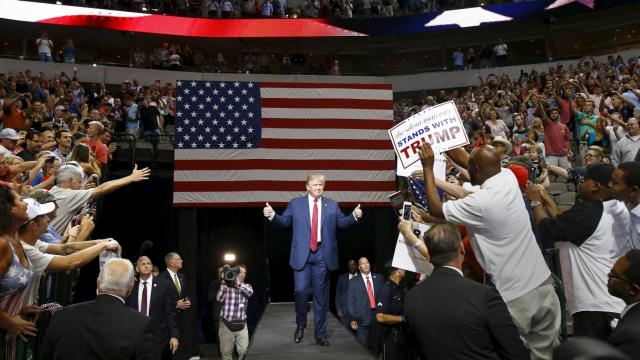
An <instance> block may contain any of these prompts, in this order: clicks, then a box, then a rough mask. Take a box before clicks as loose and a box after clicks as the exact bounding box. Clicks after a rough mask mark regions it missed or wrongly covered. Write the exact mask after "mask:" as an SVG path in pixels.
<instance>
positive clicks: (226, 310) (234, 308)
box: [216, 283, 253, 321]
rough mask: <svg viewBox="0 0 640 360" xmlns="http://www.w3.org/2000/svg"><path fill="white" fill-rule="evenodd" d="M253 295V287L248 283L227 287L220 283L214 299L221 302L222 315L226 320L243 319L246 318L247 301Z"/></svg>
mask: <svg viewBox="0 0 640 360" xmlns="http://www.w3.org/2000/svg"><path fill="white" fill-rule="evenodd" d="M251 295H253V288H252V287H251V285H249V284H245V283H242V284H240V286H239V287H237V288H235V287H228V286H227V284H225V283H222V285H220V290H218V295H217V296H216V300H218V302H221V303H223V304H222V311H221V312H220V316H222V317H223V318H224V319H226V320H227V321H231V320H245V319H246V318H247V302H248V301H249V296H251Z"/></svg>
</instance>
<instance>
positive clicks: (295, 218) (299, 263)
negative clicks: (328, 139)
mask: <svg viewBox="0 0 640 360" xmlns="http://www.w3.org/2000/svg"><path fill="white" fill-rule="evenodd" d="M324 180H325V178H324V175H321V174H311V175H309V177H307V185H306V187H307V192H308V194H307V196H302V197H298V198H295V199H293V200H291V201H290V202H289V205H288V206H287V208H286V210H285V211H284V212H283V213H282V215H278V214H276V212H275V211H273V208H272V207H271V206H270V205H269V203H266V204H265V207H264V209H263V213H264V216H265V217H266V218H267V219H268V220H269V221H270V222H271V223H273V224H275V225H277V226H279V227H289V226H290V225H292V226H293V241H292V242H291V256H290V258H289V265H290V266H291V268H292V269H293V278H294V282H295V299H296V325H297V326H296V331H295V333H294V335H293V340H294V342H296V343H299V342H300V341H302V338H303V337H304V329H305V327H306V326H307V313H308V312H309V303H308V301H309V296H311V295H313V320H314V323H315V334H314V335H315V339H316V342H317V343H318V344H319V345H321V346H329V341H328V340H327V311H328V310H329V271H331V270H335V269H337V268H338V244H337V242H336V228H337V227H339V228H346V227H349V226H351V225H353V224H355V223H356V222H358V220H359V219H360V218H362V209H360V204H358V206H356V208H355V209H354V210H353V212H352V213H351V214H349V215H345V214H344V213H342V211H340V208H339V207H338V204H337V203H336V202H335V201H334V200H332V199H329V198H326V197H323V196H322V193H323V192H324Z"/></svg>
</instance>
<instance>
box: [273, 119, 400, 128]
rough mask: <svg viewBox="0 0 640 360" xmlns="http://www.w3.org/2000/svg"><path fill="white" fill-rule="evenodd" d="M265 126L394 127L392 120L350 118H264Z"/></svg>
mask: <svg viewBox="0 0 640 360" xmlns="http://www.w3.org/2000/svg"><path fill="white" fill-rule="evenodd" d="M262 127H263V128H299V129H374V130H388V129H391V127H393V121H392V120H367V119H359V120H348V119H304V120H299V119H280V118H262Z"/></svg>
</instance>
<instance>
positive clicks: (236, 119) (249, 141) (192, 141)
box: [175, 81, 261, 149]
mask: <svg viewBox="0 0 640 360" xmlns="http://www.w3.org/2000/svg"><path fill="white" fill-rule="evenodd" d="M176 99H177V102H176V103H177V106H176V135H175V144H176V145H175V147H176V149H252V148H258V147H260V138H261V126H260V124H261V112H260V86H259V84H257V83H253V82H250V81H249V82H246V81H178V82H176Z"/></svg>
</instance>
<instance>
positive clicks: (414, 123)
mask: <svg viewBox="0 0 640 360" xmlns="http://www.w3.org/2000/svg"><path fill="white" fill-rule="evenodd" d="M389 136H390V137H391V142H393V148H394V150H395V151H396V154H397V155H398V159H399V160H400V163H401V164H402V166H403V167H404V168H405V169H406V168H408V167H410V166H411V165H412V164H414V163H416V162H418V161H419V160H420V156H419V155H418V150H419V149H420V145H421V144H422V143H425V142H428V143H430V144H431V147H432V148H433V151H434V152H435V153H442V152H445V151H447V150H450V149H453V148H456V147H459V146H464V145H467V144H468V143H469V138H468V137H467V132H466V131H465V130H464V126H463V124H462V119H460V114H458V109H457V108H456V105H455V104H454V102H453V101H448V102H446V103H442V104H438V105H436V106H432V107H429V108H426V109H424V110H422V111H421V112H419V113H417V114H415V115H413V116H411V117H410V118H408V119H406V120H404V121H403V122H401V123H400V124H398V125H396V126H394V127H393V128H391V129H390V130H389Z"/></svg>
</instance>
